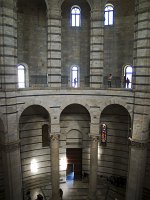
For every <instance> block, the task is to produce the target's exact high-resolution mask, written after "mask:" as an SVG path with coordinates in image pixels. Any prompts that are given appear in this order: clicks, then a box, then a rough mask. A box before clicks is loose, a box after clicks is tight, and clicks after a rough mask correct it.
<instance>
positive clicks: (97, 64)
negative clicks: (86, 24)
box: [90, 0, 104, 88]
mask: <svg viewBox="0 0 150 200" xmlns="http://www.w3.org/2000/svg"><path fill="white" fill-rule="evenodd" d="M103 3H104V1H102V0H100V1H97V3H95V4H94V6H93V8H92V10H91V38H90V87H93V88H100V87H102V84H103V66H104V5H103Z"/></svg>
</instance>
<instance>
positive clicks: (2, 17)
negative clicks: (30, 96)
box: [0, 0, 17, 90]
mask: <svg viewBox="0 0 150 200" xmlns="http://www.w3.org/2000/svg"><path fill="white" fill-rule="evenodd" d="M16 65H17V13H16V1H14V0H0V88H1V89H4V90H7V89H16V87H17V67H16Z"/></svg>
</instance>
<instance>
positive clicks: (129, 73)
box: [124, 65, 133, 88]
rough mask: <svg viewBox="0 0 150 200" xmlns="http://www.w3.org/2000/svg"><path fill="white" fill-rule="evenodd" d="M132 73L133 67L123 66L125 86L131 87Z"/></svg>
mask: <svg viewBox="0 0 150 200" xmlns="http://www.w3.org/2000/svg"><path fill="white" fill-rule="evenodd" d="M132 74H133V68H132V66H130V65H126V66H125V67H124V77H125V79H126V84H125V88H132Z"/></svg>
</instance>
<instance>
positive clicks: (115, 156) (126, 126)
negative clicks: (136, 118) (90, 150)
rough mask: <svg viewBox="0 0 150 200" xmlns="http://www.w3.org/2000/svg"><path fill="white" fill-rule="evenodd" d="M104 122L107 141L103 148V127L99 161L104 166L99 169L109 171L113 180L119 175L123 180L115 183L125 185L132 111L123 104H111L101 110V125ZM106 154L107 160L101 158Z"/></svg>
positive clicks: (102, 171)
mask: <svg viewBox="0 0 150 200" xmlns="http://www.w3.org/2000/svg"><path fill="white" fill-rule="evenodd" d="M102 124H103V125H104V124H105V126H106V128H105V130H106V136H105V138H106V143H104V144H105V147H104V148H103V138H104V136H103V130H102V129H101V131H100V144H101V145H100V146H99V151H100V155H99V163H101V165H102V166H103V168H102V167H101V166H100V165H99V166H98V168H99V171H100V172H101V174H107V173H108V175H107V176H108V177H107V178H108V180H110V179H111V178H112V177H113V179H112V180H115V179H116V180H117V177H119V179H120V180H121V182H120V183H119V182H118V181H114V183H113V184H114V185H116V186H117V185H118V186H119V185H120V186H122V187H124V186H125V185H126V180H127V175H128V160H129V147H128V144H129V143H128V139H129V137H131V126H132V123H131V117H130V113H129V112H128V110H127V109H126V108H125V107H124V106H122V105H119V104H109V105H108V106H106V107H105V108H104V109H103V110H102V112H101V116H100V125H102ZM104 155H105V161H104V160H103V159H101V158H102V157H103V156H104ZM108 169H109V170H108ZM107 170H108V171H107ZM110 177H111V178H110ZM110 181H111V180H110Z"/></svg>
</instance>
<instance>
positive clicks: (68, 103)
mask: <svg viewBox="0 0 150 200" xmlns="http://www.w3.org/2000/svg"><path fill="white" fill-rule="evenodd" d="M73 104H77V105H80V106H82V107H83V108H85V109H86V110H87V112H88V113H89V115H90V118H91V113H90V107H89V106H88V105H87V104H83V103H81V101H80V100H76V102H75V101H72V100H70V102H67V101H66V102H65V104H63V105H62V106H61V113H62V112H63V110H64V109H65V108H67V107H68V106H70V105H73ZM61 113H60V115H61Z"/></svg>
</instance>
